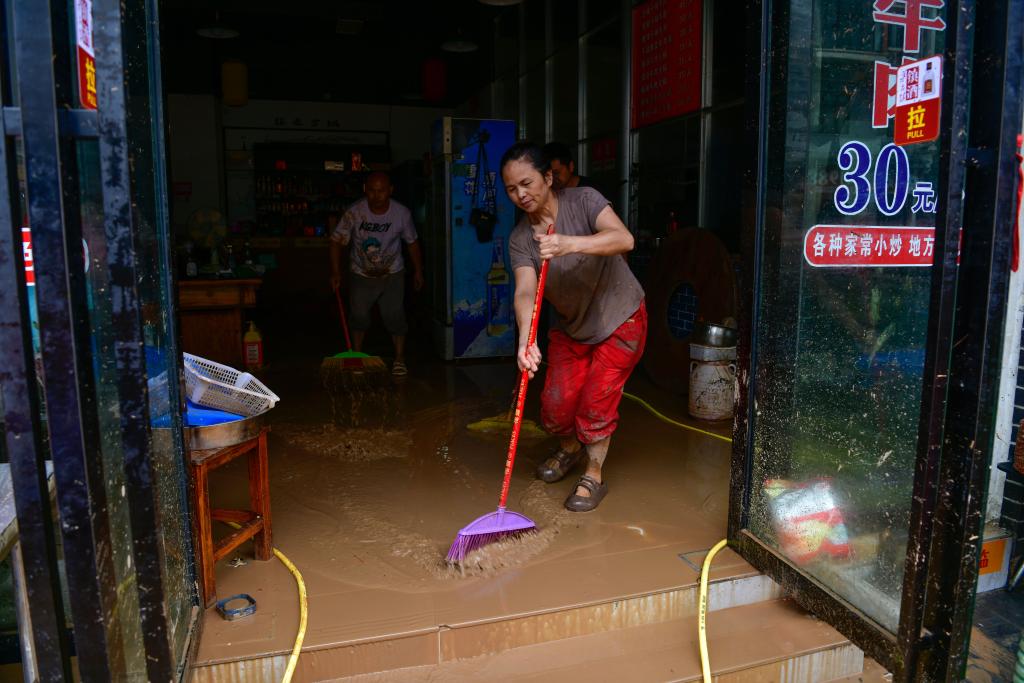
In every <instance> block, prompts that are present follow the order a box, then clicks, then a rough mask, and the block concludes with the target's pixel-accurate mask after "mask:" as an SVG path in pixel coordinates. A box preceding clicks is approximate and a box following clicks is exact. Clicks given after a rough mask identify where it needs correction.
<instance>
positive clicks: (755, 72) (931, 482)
mask: <svg viewBox="0 0 1024 683" xmlns="http://www.w3.org/2000/svg"><path fill="white" fill-rule="evenodd" d="M778 4H781V3H775V2H773V0H747V2H746V8H747V15H748V20H747V40H748V55H749V56H750V62H749V66H748V69H747V74H748V80H747V84H746V93H747V102H748V103H749V105H748V116H747V130H746V136H747V142H748V146H749V148H750V149H756V150H757V155H756V159H753V160H752V161H751V163H750V165H749V166H748V168H747V169H746V173H745V190H746V192H745V196H746V197H747V198H749V199H750V200H751V201H752V203H754V204H755V205H756V213H755V216H756V219H755V222H754V223H753V224H751V225H745V226H744V235H743V239H742V243H743V250H744V254H743V256H744V264H745V271H744V278H745V279H746V281H747V282H748V283H750V286H749V287H747V292H748V296H749V298H747V299H744V300H743V301H742V302H741V306H740V308H741V322H740V325H741V334H740V349H739V350H740V354H739V357H740V367H739V372H738V376H739V378H740V379H739V386H740V391H739V406H738V409H737V413H736V414H737V418H736V422H735V424H734V431H733V457H732V471H731V481H730V504H729V539H730V542H731V544H732V545H733V547H735V548H736V549H737V550H738V552H739V553H740V554H741V555H742V556H743V557H744V558H746V559H747V560H748V561H749V562H750V563H751V564H753V565H754V566H755V567H756V568H757V569H759V570H760V571H762V572H764V573H766V574H768V575H769V576H771V577H772V578H773V579H775V580H776V581H778V582H779V583H780V584H782V586H783V588H784V589H785V590H786V591H787V592H789V593H790V594H792V595H793V596H794V598H795V599H796V600H797V602H799V603H800V604H801V605H802V606H804V607H805V608H806V609H808V610H809V611H811V612H813V613H814V614H816V615H818V616H819V617H820V618H822V619H823V620H825V621H827V622H829V623H830V624H832V625H833V626H834V627H835V628H837V629H838V630H839V631H840V632H842V633H843V634H844V635H846V636H847V637H848V638H850V639H851V640H852V641H853V642H854V643H856V644H857V645H859V646H860V647H862V648H863V649H864V650H865V652H866V653H867V654H868V655H870V656H871V657H874V658H875V659H876V660H878V661H879V662H881V663H882V664H883V665H884V666H885V667H886V668H888V669H889V670H890V671H892V672H893V673H894V674H895V678H896V680H908V681H909V680H929V681H943V680H948V681H953V680H961V677H962V674H963V671H964V669H965V667H966V659H967V647H968V642H969V638H970V627H971V617H972V611H973V604H974V590H975V585H976V581H977V572H978V560H979V553H980V546H981V526H982V522H983V511H984V505H985V495H986V487H987V484H988V468H989V466H990V463H991V459H992V458H991V454H992V445H993V437H994V423H995V408H996V400H997V395H998V386H999V366H1000V359H1001V355H1000V354H1001V346H1002V341H1003V338H1002V337H1003V335H1002V329H1003V321H1004V317H1005V314H1006V305H1007V299H1006V297H1007V286H1008V281H1009V258H1010V254H1011V250H1012V240H1013V230H1014V226H1015V224H1016V223H1015V220H1014V215H1013V209H1014V201H1013V199H1012V197H1013V190H1014V182H1015V174H1016V170H1017V166H1016V160H1015V159H1014V152H1015V149H1016V142H1015V141H1016V135H1017V134H1018V132H1019V130H1020V121H1021V113H1022V94H1024V92H1022V83H1024V69H1022V54H1021V53H1022V36H1024V2H1021V0H991V2H990V1H989V0H985V2H980V1H979V0H949V2H947V7H948V11H947V15H946V16H947V20H948V21H947V23H948V26H947V29H946V47H945V50H944V59H943V69H944V72H943V101H942V102H943V103H942V127H941V130H942V131H944V134H943V136H942V141H941V146H940V169H941V170H940V176H939V184H938V190H939V193H938V196H939V197H940V205H939V211H938V214H937V216H936V240H935V253H936V262H935V265H934V266H933V270H932V285H931V301H930V306H929V324H928V338H927V348H926V356H925V377H924V387H923V391H922V397H921V413H920V420H919V429H918V434H919V437H918V451H917V458H916V466H915V473H914V484H913V505H912V510H911V523H910V541H909V544H908V549H907V561H906V567H905V571H904V580H903V597H902V604H901V612H900V624H899V631H898V633H897V634H892V633H890V632H888V631H887V630H885V629H884V628H883V627H882V626H881V625H879V624H877V623H876V622H874V621H873V620H872V619H871V618H870V617H868V616H866V615H865V614H864V613H862V612H861V611H860V610H858V609H857V608H856V607H854V606H853V605H852V604H850V603H849V602H847V601H845V600H843V599H842V598H840V597H838V596H836V595H835V594H834V593H833V592H831V591H830V590H829V589H828V588H827V587H825V586H824V585H823V584H821V583H820V582H818V581H816V580H815V579H814V578H812V577H810V576H809V575H807V574H804V573H803V572H801V571H800V570H799V569H797V568H796V567H795V566H794V565H792V564H791V563H790V562H788V561H787V560H786V559H785V557H783V556H782V555H781V554H780V553H779V552H777V551H776V550H774V549H772V548H770V547H769V546H767V545H765V544H764V543H762V542H761V541H760V540H759V539H758V538H757V537H755V535H754V534H753V533H751V532H750V531H749V530H748V526H749V509H750V501H751V494H752V490H753V488H752V484H753V482H752V476H753V475H752V462H753V427H754V422H753V420H752V419H751V410H752V409H753V405H754V396H755V394H754V390H755V388H756V387H755V385H756V369H757V368H758V358H757V320H758V315H759V310H758V309H759V305H758V302H759V301H760V296H761V292H760V282H759V276H760V273H761V268H762V266H761V260H762V248H763V245H762V242H763V236H764V216H765V210H766V207H767V198H766V194H767V183H766V178H767V173H768V154H769V153H772V150H770V149H769V146H768V128H769V125H770V120H771V118H772V115H773V111H772V107H773V105H775V103H774V102H773V100H772V93H771V84H772V82H773V79H775V80H776V81H777V79H780V78H784V77H785V73H784V72H782V71H781V70H782V69H784V68H785V67H784V63H783V62H782V60H781V59H780V60H777V61H775V60H773V59H772V46H773V44H774V43H773V39H774V38H775V36H776V33H777V32H778V31H783V32H784V31H785V30H786V29H787V27H786V25H785V22H784V21H779V20H778V17H777V13H776V9H777V7H776V5H778ZM778 14H782V13H781V12H779V13H778ZM773 19H774V20H775V21H774V23H773ZM776 106H777V105H776ZM950 131H964V132H966V135H964V134H958V135H952V134H950ZM961 226H963V230H962V233H961ZM958 378H959V379H958ZM951 380H952V381H951Z"/></svg>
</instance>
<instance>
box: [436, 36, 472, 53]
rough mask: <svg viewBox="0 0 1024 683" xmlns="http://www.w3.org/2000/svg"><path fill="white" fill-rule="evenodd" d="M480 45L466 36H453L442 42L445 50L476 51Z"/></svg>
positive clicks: (442, 47)
mask: <svg viewBox="0 0 1024 683" xmlns="http://www.w3.org/2000/svg"><path fill="white" fill-rule="evenodd" d="M478 47H479V46H478V45H477V44H476V43H474V42H473V41H472V40H466V39H465V38H452V39H451V40H446V41H444V42H443V43H441V49H442V50H444V51H445V52H476V51H477V48H478Z"/></svg>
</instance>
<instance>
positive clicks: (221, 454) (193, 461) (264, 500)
mask: <svg viewBox="0 0 1024 683" xmlns="http://www.w3.org/2000/svg"><path fill="white" fill-rule="evenodd" d="M268 431H269V428H268V427H264V428H263V429H262V430H260V433H259V436H256V437H254V438H252V439H249V440H248V441H243V442H242V443H239V444H235V445H234V446H228V447H226V448H212V449H210V450H205V451H192V453H191V457H190V463H189V475H190V478H191V486H190V489H191V492H192V510H193V514H192V537H193V539H194V541H195V547H196V569H197V573H198V575H199V576H198V578H199V585H200V589H201V591H202V598H203V604H204V605H206V606H207V607H209V606H210V605H212V604H213V603H214V601H215V600H216V599H217V587H216V576H215V571H214V567H215V565H216V564H217V562H218V561H219V560H222V559H224V557H226V556H227V555H228V554H229V553H231V552H232V551H233V550H235V549H236V548H237V547H238V546H240V545H242V544H243V543H245V542H246V541H248V540H249V539H250V538H252V539H253V544H254V546H255V548H256V559H257V560H269V559H270V558H271V557H273V555H274V552H273V548H272V539H271V528H270V476H269V473H268V470H267V432H268ZM246 454H248V456H249V507H250V508H251V509H249V510H222V509H218V508H211V507H210V487H209V483H210V482H209V476H210V471H211V470H215V469H217V468H218V467H220V466H221V465H226V464H227V463H229V462H231V461H232V460H234V459H235V458H237V457H239V456H242V455H246ZM213 520H217V521H220V522H236V523H238V524H239V525H241V526H240V528H238V529H236V530H235V531H234V533H232V534H231V535H230V536H228V537H227V538H225V539H224V540H222V541H220V542H217V543H215V542H214V540H213Z"/></svg>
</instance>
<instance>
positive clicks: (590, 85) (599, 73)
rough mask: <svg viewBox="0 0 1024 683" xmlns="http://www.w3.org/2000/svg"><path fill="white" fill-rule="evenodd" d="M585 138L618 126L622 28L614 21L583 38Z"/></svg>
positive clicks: (612, 131) (610, 132) (609, 132)
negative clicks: (585, 78)
mask: <svg viewBox="0 0 1024 683" xmlns="http://www.w3.org/2000/svg"><path fill="white" fill-rule="evenodd" d="M584 42H585V51H586V52H585V54H586V65H585V68H586V77H587V99H586V102H585V103H584V107H585V109H584V110H585V112H586V117H587V118H586V131H585V136H586V137H587V138H595V137H600V136H603V135H617V134H618V132H619V131H620V130H621V126H622V55H623V51H622V30H621V28H620V27H619V23H618V22H614V23H613V24H611V25H609V26H606V27H605V28H603V29H601V30H600V31H597V32H596V33H594V34H592V35H590V36H587V37H586V38H584Z"/></svg>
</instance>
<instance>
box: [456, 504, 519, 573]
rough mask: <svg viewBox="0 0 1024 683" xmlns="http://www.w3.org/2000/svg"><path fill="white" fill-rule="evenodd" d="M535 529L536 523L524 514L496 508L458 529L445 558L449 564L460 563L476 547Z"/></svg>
mask: <svg viewBox="0 0 1024 683" xmlns="http://www.w3.org/2000/svg"><path fill="white" fill-rule="evenodd" d="M536 529H537V525H536V524H534V523H533V520H531V519H530V518H529V517H527V516H526V515H521V514H519V513H518V512H509V511H507V510H505V508H498V511H497V512H491V513H489V514H486V515H484V516H483V517H478V518H477V519H474V520H473V521H472V522H470V523H469V524H467V525H466V527H465V528H463V529H462V530H461V531H459V535H458V536H456V537H455V542H454V543H452V547H451V548H449V550H448V556H447V557H446V560H447V561H448V562H449V563H450V564H461V563H462V561H463V560H464V559H466V555H469V554H470V553H471V552H473V551H474V550H476V549H478V548H482V547H483V546H485V545H489V544H491V543H495V542H497V541H503V540H505V539H507V538H512V537H515V536H518V535H520V534H524V533H526V532H529V531H536Z"/></svg>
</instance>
